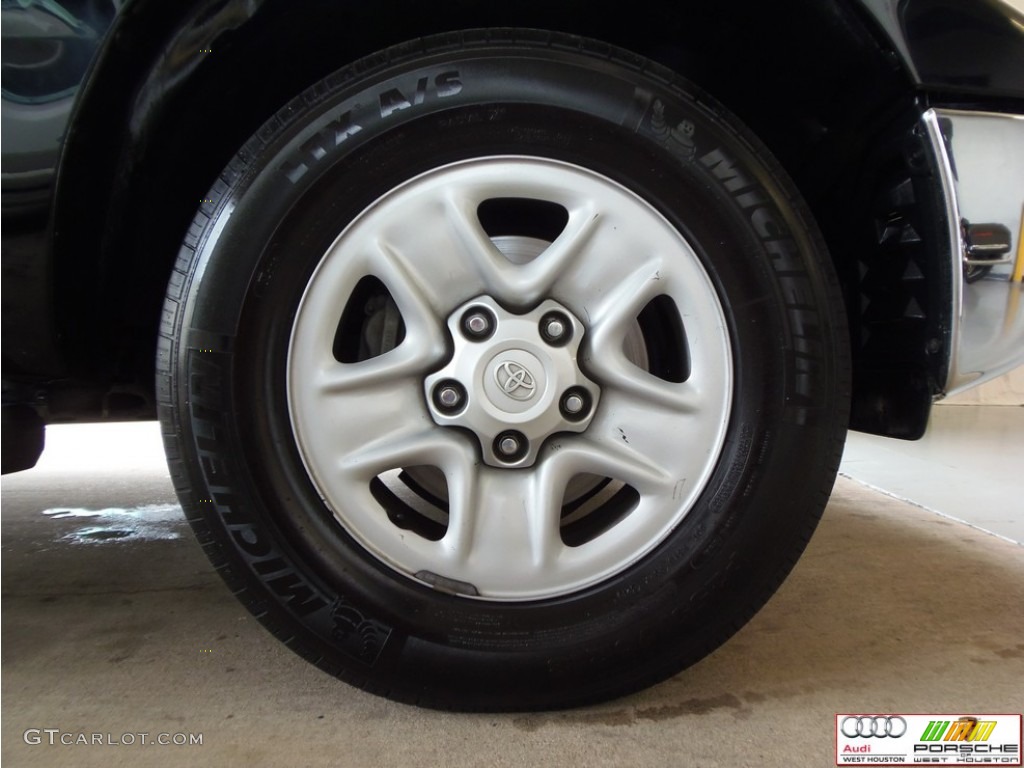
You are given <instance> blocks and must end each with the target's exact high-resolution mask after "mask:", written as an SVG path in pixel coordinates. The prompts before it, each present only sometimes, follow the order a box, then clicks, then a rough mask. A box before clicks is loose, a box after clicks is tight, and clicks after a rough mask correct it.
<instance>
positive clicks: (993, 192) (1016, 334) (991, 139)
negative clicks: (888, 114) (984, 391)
mask: <svg viewBox="0 0 1024 768" xmlns="http://www.w3.org/2000/svg"><path fill="white" fill-rule="evenodd" d="M922 120H923V122H924V126H925V130H926V131H927V133H928V136H929V139H930V141H931V144H932V149H933V150H934V152H935V156H936V158H937V159H938V161H939V162H938V165H939V172H940V176H941V183H942V191H943V195H944V197H945V200H946V209H947V211H948V213H949V228H948V230H949V231H948V237H949V248H950V253H952V254H953V255H954V257H953V258H952V259H951V260H950V270H951V274H950V278H951V285H952V299H953V307H952V324H951V332H952V333H951V341H950V344H951V348H950V356H949V372H948V375H947V378H946V386H945V392H944V394H946V395H950V394H953V393H954V392H957V391H959V390H962V389H966V388H968V387H971V386H974V385H975V384H980V383H981V382H983V381H986V380H988V379H991V378H993V377H995V376H998V375H1000V374H1002V373H1005V372H1006V371H1009V370H1011V369H1012V368H1015V367H1017V366H1018V365H1022V364H1024V300H1022V298H1024V297H1022V293H1024V244H1022V240H1024V229H1022V227H1024V115H1001V114H991V113H983V112H961V111H955V110H946V109H930V110H928V111H927V112H925V113H924V115H923V116H922Z"/></svg>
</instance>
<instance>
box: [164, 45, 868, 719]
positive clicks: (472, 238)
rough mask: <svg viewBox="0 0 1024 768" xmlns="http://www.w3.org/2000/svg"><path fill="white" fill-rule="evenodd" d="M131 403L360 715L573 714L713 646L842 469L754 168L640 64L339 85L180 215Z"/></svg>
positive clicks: (477, 71) (810, 236)
mask: <svg viewBox="0 0 1024 768" xmlns="http://www.w3.org/2000/svg"><path fill="white" fill-rule="evenodd" d="M207 197H208V200H207V201H206V202H204V204H203V207H202V209H201V211H200V212H199V214H198V215H197V216H196V219H195V221H194V223H193V225H192V227H191V229H190V231H189V233H188V237H187V240H186V242H185V245H184V246H183V248H182V250H181V253H180V258H179V260H178V263H177V266H176V269H175V272H174V274H173V276H172V279H171V281H170V285H169V288H168V294H167V300H166V304H165V311H164V322H163V328H162V335H161V345H160V350H159V354H158V388H159V391H160V395H161V398H162V400H161V402H162V408H161V413H162V419H163V424H164V432H165V435H167V447H168V455H169V457H170V459H169V461H170V465H171V468H172V476H173V477H174V479H175V482H176V486H177V489H178V493H179V495H180V497H181V500H182V504H183V506H184V507H185V509H186V511H187V515H188V517H189V520H190V522H191V524H192V526H193V527H194V529H195V531H196V534H197V536H198V538H199V540H200V541H201V542H202V544H203V545H204V548H205V550H206V552H207V554H208V555H209V557H210V559H211V560H212V562H213V563H214V565H215V566H216V567H217V568H218V570H219V571H220V572H221V574H222V575H223V577H224V578H225V580H226V581H227V583H228V584H229V585H230V586H231V588H232V589H233V590H234V591H235V592H236V593H237V594H238V596H239V598H240V599H241V600H242V602H243V603H244V604H245V605H246V606H247V607H248V608H249V610H250V611H252V612H253V613H254V614H255V615H256V616H257V617H258V618H259V619H260V620H261V621H262V622H263V623H264V624H265V625H266V626H267V627H268V628H269V629H270V630H271V631H272V632H273V633H274V634H275V635H277V636H278V637H279V638H281V639H282V640H283V641H285V642H286V643H287V644H288V645H289V646H290V647H291V648H293V649H294V650H295V651H296V652H298V653H299V654H301V655H302V656H303V657H305V658H307V659H309V660H310V661H312V662H313V663H315V664H317V665H318V666H320V667H322V668H323V669H325V670H326V671H328V672H329V673H331V674H333V675H336V676H338V677H340V678H342V679H344V680H346V681H348V682H350V683H352V684H354V685H356V686H359V687H362V688H365V689H367V690H369V691H372V692H375V693H378V694H382V695H386V696H390V697H392V698H395V699H398V700H401V701H407V702H415V703H419V704H422V705H425V706H431V707H440V708H455V709H467V710H479V709H488V710H516V709H543V708H554V707H566V706H574V705H579V704H584V703H588V702H594V701H598V700H602V699H606V698H609V697H614V696H618V695H621V694H624V693H626V692H629V691H633V690H637V689H639V688H642V687H644V686H647V685H650V684H652V683H654V682H656V681H659V680H662V679H664V678H666V677H667V676H669V675H672V674H674V673H676V672H677V671H678V670H680V669H682V668H683V667H685V666H686V665H688V664H691V663H693V662H695V661H696V660H698V659H700V658H701V657H703V656H704V655H706V654H707V653H709V652H710V651H711V650H713V649H714V648H715V647H717V646H718V645H719V644H721V643H722V642H724V641H725V640H726V639H727V638H728V637H729V636H730V635H731V634H732V633H734V632H735V631H736V630H737V629H738V628H739V627H740V626H742V625H743V623H744V622H745V621H747V620H748V619H749V617H750V616H751V615H752V614H753V613H754V612H755V611H756V610H757V609H758V608H759V607H760V606H761V605H762V604H763V603H764V602H765V601H766V600H767V599H768V597H769V596H770V595H771V594H772V592H773V591H774V590H775V589H776V588H777V587H778V585H779V584H780V583H781V581H782V579H783V578H784V577H785V575H786V574H787V572H788V571H789V570H790V568H791V567H792V565H793V563H794V562H795V561H796V559H797V557H798V556H799V554H800V552H801V551H802V549H803V547H804V545H805V544H806V542H807V540H808V538H809V537H810V535H811V532H812V531H813V528H814V526H815V524H816V522H817V520H818V518H819V516H820V514H821V510H822V508H823V506H824V503H825V501H826V499H827V497H828V493H829V490H830V488H831V483H832V482H833V480H834V475H835V471H836V467H837V464H838V460H839V456H840V453H841V448H842V440H843V436H844V434H845V425H846V416H847V413H846V408H847V400H848V392H847V386H848V385H847V381H848V375H849V371H848V368H849V362H848V352H847V347H846V343H847V342H846V338H845V330H844V327H843V321H842V314H843V313H842V304H841V300H840V298H839V294H838V290H837V288H836V285H835V281H834V278H833V277H832V275H831V272H830V267H829V265H828V262H827V255H826V253H825V249H824V247H823V245H822V242H821V240H820V237H819V236H818V235H817V234H816V230H815V227H814V225H813V223H812V221H811V219H810V215H809V214H808V212H807V211H806V209H805V206H804V205H803V204H802V203H801V201H800V200H799V197H798V195H797V194H796V192H795V191H794V188H793V186H792V184H791V182H789V181H788V180H787V178H786V176H785V174H784V173H783V172H782V170H781V169H780V168H779V166H778V165H777V164H776V163H775V161H774V160H773V159H772V158H771V157H770V156H769V154H768V153H767V151H766V150H765V149H764V148H763V147H761V146H760V145H759V144H758V143H757V141H756V140H755V139H754V138H753V137H752V136H751V135H750V134H749V133H748V132H747V131H746V130H745V129H744V128H743V127H742V126H740V125H739V124H738V122H737V121H736V119H735V118H733V117H731V116H730V115H728V114H727V113H726V112H725V111H724V110H723V109H722V108H721V107H719V106H717V105H715V103H714V102H713V101H712V100H711V99H710V98H708V97H707V96H706V95H704V94H700V93H699V92H698V91H697V90H696V89H695V88H693V87H692V86H690V85H689V84H687V83H685V82H684V81H682V80H680V79H678V78H677V77H674V76H673V75H671V74H670V73H668V72H666V71H664V70H662V69H660V68H659V67H657V66H656V65H654V64H652V63H651V62H647V61H644V60H641V59H639V58H637V57H635V56H632V55H630V54H628V53H625V52H622V51H617V50H611V49H609V48H608V47H607V46H603V45H601V44H598V43H595V42H591V41H586V40H582V39H578V38H574V37H568V36H563V35H555V34H542V33H536V32H525V31H523V32H519V31H501V32H498V31H489V32H467V33H460V34H458V35H445V36H441V37H435V38H428V39H426V40H421V41H417V42H415V43H411V44H408V45H405V46H402V47H399V48H396V49H392V50H389V51H387V52H384V53H382V54H380V55H377V56H374V57H372V58H370V59H368V60H365V61H361V62H359V63H357V64H355V65H354V66H352V67H351V68H349V69H346V70H343V71H341V72H338V73H336V74H335V75H332V76H331V77H329V78H327V79H326V80H324V81H323V82H321V83H319V84H317V85H316V86H314V87H313V88H311V89H309V90H308V91H307V92H305V93H304V94H302V95H301V96H300V97H298V98H297V99H295V100H294V101H293V102H292V103H290V104H289V105H287V106H286V107H285V108H284V109H282V110H281V111H280V112H279V113H278V114H277V115H276V116H275V117H273V118H272V119H271V120H270V121H269V122H268V123H266V125H264V127H263V128H262V129H261V130H260V131H259V132H258V133H257V134H256V135H255V136H254V137H253V138H252V139H251V140H250V141H249V142H248V143H247V144H246V145H245V146H244V147H242V148H241V150H240V151H239V153H238V155H237V156H236V157H235V159H234V160H233V161H232V162H231V164H230V165H229V166H228V168H227V169H226V170H225V171H224V173H223V175H222V177H221V179H220V180H219V181H218V183H217V184H216V185H215V186H214V188H213V190H212V191H211V192H210V194H209V195H208V196H207Z"/></svg>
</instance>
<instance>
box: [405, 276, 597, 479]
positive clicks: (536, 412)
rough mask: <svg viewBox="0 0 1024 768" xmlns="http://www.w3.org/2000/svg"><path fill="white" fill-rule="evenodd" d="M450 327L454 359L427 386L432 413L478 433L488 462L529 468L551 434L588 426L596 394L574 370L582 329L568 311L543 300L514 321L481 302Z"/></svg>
mask: <svg viewBox="0 0 1024 768" xmlns="http://www.w3.org/2000/svg"><path fill="white" fill-rule="evenodd" d="M448 328H449V330H450V331H451V334H452V339H453V341H454V348H453V353H452V355H451V358H450V359H449V360H448V363H447V365H445V366H444V368H442V369H441V370H439V371H437V372H436V373H433V374H431V375H430V376H427V377H426V379H425V381H424V388H425V392H426V396H427V403H428V406H429V408H430V414H431V416H432V417H433V419H434V421H435V422H436V423H437V424H440V425H441V426H447V427H461V428H464V429H468V430H470V431H471V432H472V433H473V434H474V435H476V437H477V440H478V441H479V443H480V448H481V450H482V452H483V458H484V462H485V463H486V464H488V465H490V466H493V467H504V468H510V467H528V466H531V465H532V464H533V463H534V462H535V461H536V458H537V454H538V452H539V451H540V448H541V445H542V444H543V443H544V441H545V440H546V439H547V438H548V437H549V436H550V435H553V434H555V433H557V432H582V431H583V430H585V429H586V428H587V425H588V424H589V423H590V421H591V420H592V418H593V415H594V410H595V408H596V406H597V402H598V399H599V397H600V389H599V388H598V386H597V385H596V384H595V383H594V382H592V381H591V380H590V379H588V378H587V377H586V376H585V375H584V373H583V371H581V370H580V367H579V365H578V364H577V351H578V349H579V345H580V341H581V340H582V338H583V334H584V332H585V328H584V326H583V324H582V323H581V322H580V321H579V320H578V319H577V318H576V317H575V316H574V315H573V314H572V313H571V312H569V311H568V310H567V309H565V307H563V306H561V305H560V304H558V303H557V302H555V301H545V302H543V303H542V304H540V306H538V307H537V308H535V309H534V310H532V311H530V312H527V313H525V314H521V315H517V314H513V313H511V312H508V311H506V310H505V309H504V308H502V307H501V305H499V304H498V303H497V302H496V301H495V300H494V299H492V298H490V297H489V296H481V297H479V298H477V299H474V300H473V301H470V302H468V303H467V304H464V305H463V306H461V307H459V308H458V309H457V310H456V311H455V312H453V313H452V314H451V315H450V316H449V318H448Z"/></svg>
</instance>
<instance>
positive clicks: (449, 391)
mask: <svg viewBox="0 0 1024 768" xmlns="http://www.w3.org/2000/svg"><path fill="white" fill-rule="evenodd" d="M437 400H438V402H439V403H441V405H443V406H444V407H445V408H454V407H455V406H456V405H458V404H459V401H460V400H462V397H461V396H460V395H459V391H458V390H457V389H456V388H455V387H442V388H441V391H440V392H438V393H437ZM581 405H582V404H581Z"/></svg>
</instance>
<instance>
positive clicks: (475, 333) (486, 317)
mask: <svg viewBox="0 0 1024 768" xmlns="http://www.w3.org/2000/svg"><path fill="white" fill-rule="evenodd" d="M462 332H463V333H464V334H465V335H466V336H467V337H469V339H470V340H471V341H483V340H484V339H486V338H487V337H488V336H490V335H491V334H492V333H494V315H492V314H491V313H490V311H489V310H486V309H483V308H481V307H474V308H473V309H470V310H469V311H467V312H466V314H465V315H463V316H462Z"/></svg>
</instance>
